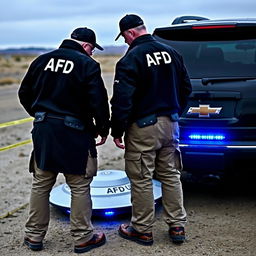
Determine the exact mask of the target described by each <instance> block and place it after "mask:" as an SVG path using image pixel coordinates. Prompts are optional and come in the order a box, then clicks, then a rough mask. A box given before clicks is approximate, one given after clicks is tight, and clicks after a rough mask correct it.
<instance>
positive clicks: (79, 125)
mask: <svg viewBox="0 0 256 256" xmlns="http://www.w3.org/2000/svg"><path fill="white" fill-rule="evenodd" d="M46 118H53V119H59V120H63V121H64V124H65V125H66V126H68V127H71V128H74V129H77V130H84V128H85V125H84V123H83V122H82V121H81V120H79V119H78V118H75V117H73V116H63V115H58V114H52V113H46V112H36V113H35V120H34V122H35V123H38V122H43V121H44V120H45V119H46Z"/></svg>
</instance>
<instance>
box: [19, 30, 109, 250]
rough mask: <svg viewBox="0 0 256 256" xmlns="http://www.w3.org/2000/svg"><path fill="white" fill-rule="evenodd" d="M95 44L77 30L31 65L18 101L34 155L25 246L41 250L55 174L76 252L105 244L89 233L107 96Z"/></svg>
mask: <svg viewBox="0 0 256 256" xmlns="http://www.w3.org/2000/svg"><path fill="white" fill-rule="evenodd" d="M95 47H96V48H98V49H99V50H103V48H102V47H101V46H99V45H98V44H97V43H96V36H95V33H94V32H93V31H92V30H91V29H89V28H77V29H75V30H74V31H73V32H72V34H71V39H66V40H64V41H63V42H62V44H61V45H60V47H59V49H56V50H54V51H52V52H49V53H46V54H43V55H41V56H39V57H38V58H37V59H36V60H34V61H33V62H32V64H31V65H30V67H29V69H28V72H27V73H26V75H25V77H24V79H23V81H22V83H21V86H20V89H19V99H20V102H21V104H22V105H23V106H24V108H25V109H26V111H27V112H28V113H29V114H30V115H31V116H33V117H35V119H34V125H33V130H32V139H33V146H34V150H33V153H32V156H31V160H30V171H32V172H33V184H32V190H31V198H30V211H29V218H28V220H27V222H26V226H25V239H24V243H25V244H26V245H28V247H29V248H30V249H32V250H41V249H42V248H43V242H42V241H43V238H44V237H45V234H46V231H47V228H48V224H49V193H50V191H51V189H52V186H53V185H54V183H55V181H56V177H57V175H58V173H59V172H61V173H63V174H64V175H65V178H66V182H67V184H68V185H69V187H70V189H71V214H70V221H71V234H72V236H73V238H74V243H75V248H74V250H75V252H76V253H82V252H86V251H88V250H90V249H92V248H94V247H98V246H100V245H102V244H104V243H105V235H104V234H103V233H97V234H93V226H92V224H91V213H92V202H91V196H90V183H91V181H92V178H93V176H95V175H96V172H97V151H96V145H95V138H96V137H97V136H98V135H100V136H101V140H100V142H99V143H98V144H97V145H101V144H104V143H105V141H106V138H107V136H108V133H109V106H108V97H107V92H106V89H105V87H104V83H103V80H102V77H101V70H100V65H99V64H98V63H97V62H96V61H95V60H94V59H92V58H91V55H92V52H93V51H94V48H95Z"/></svg>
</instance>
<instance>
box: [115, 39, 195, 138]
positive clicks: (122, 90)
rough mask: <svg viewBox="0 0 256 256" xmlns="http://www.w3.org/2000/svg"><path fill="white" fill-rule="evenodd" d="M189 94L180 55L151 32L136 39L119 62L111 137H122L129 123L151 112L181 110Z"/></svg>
mask: <svg viewBox="0 0 256 256" xmlns="http://www.w3.org/2000/svg"><path fill="white" fill-rule="evenodd" d="M190 93H191V83H190V79H189V77H188V74H187V71H186V68H185V66H184V64H183V59H182V57H181V55H180V54H178V53H177V52H176V51H175V50H174V49H173V48H171V47H170V46H168V45H165V44H162V43H160V42H158V41H157V40H156V39H155V38H154V37H153V36H151V35H149V34H147V35H143V36H140V37H138V38H136V39H135V40H134V41H133V42H132V44H131V45H130V47H129V49H128V51H127V53H126V54H125V56H124V57H123V58H122V59H120V60H119V62H118V63H117V65H116V74H115V80H114V93H113V98H112V99H111V104H112V118H111V123H112V133H111V134H112V136H113V137H115V138H117V137H122V135H123V132H124V131H125V129H126V128H127V127H128V126H129V124H130V123H132V122H134V121H136V120H138V119H140V118H143V117H145V116H148V115H151V114H156V115H157V116H171V114H174V113H179V114H180V113H182V111H183V110H184V108H185V106H186V104H187V98H188V96H189V94H190Z"/></svg>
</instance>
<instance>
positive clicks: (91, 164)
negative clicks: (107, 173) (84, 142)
mask: <svg viewBox="0 0 256 256" xmlns="http://www.w3.org/2000/svg"><path fill="white" fill-rule="evenodd" d="M97 168H98V161H97V157H92V155H91V153H90V151H89V152H88V158H87V165H86V170H85V178H92V177H93V176H96V175H97Z"/></svg>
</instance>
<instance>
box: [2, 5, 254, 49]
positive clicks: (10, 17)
mask: <svg viewBox="0 0 256 256" xmlns="http://www.w3.org/2000/svg"><path fill="white" fill-rule="evenodd" d="M128 13H135V14H138V15H140V16H141V17H142V18H143V20H144V22H145V24H146V26H147V28H148V31H149V32H150V33H152V32H153V30H154V28H156V27H161V26H168V25H169V24H171V22H172V20H173V19H174V18H175V17H177V16H181V15H199V16H205V17H208V18H232V17H239V18H240V17H242V18H249V17H250V18H253V17H256V0H215V1H213V0H175V1H174V0H106V1H96V0H90V1H86V0H0V48H6V47H13V46H14V47H19V46H43V47H49V46H50V47H57V46H58V45H59V44H60V43H61V41H62V39H64V38H69V36H70V33H71V32H72V30H73V29H74V28H76V27H81V26H87V27H89V28H92V29H93V30H94V31H95V32H96V35H97V41H98V43H99V44H101V45H103V46H106V45H120V44H124V42H123V39H120V40H119V41H118V42H115V41H114V38H115V37H116V35H117V34H118V22H119V20H120V18H122V17H123V16H124V15H125V14H128Z"/></svg>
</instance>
